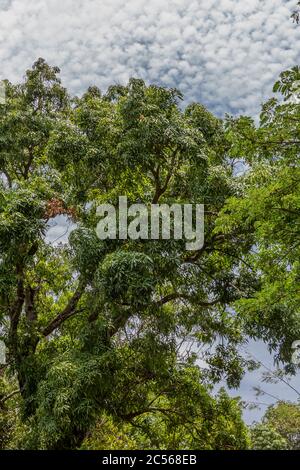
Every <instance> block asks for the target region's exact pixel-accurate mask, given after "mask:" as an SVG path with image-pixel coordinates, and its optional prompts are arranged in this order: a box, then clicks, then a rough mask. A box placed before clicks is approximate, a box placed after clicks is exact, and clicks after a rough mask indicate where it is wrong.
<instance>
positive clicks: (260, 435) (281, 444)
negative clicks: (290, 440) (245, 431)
mask: <svg viewBox="0 0 300 470" xmlns="http://www.w3.org/2000/svg"><path fill="white" fill-rule="evenodd" d="M251 440H252V449H253V450H286V449H287V442H286V440H285V439H284V438H283V437H282V436H281V435H280V434H279V433H278V432H277V431H276V430H275V429H274V428H273V427H272V426H269V425H265V424H257V425H256V426H254V427H253V428H252V430H251Z"/></svg>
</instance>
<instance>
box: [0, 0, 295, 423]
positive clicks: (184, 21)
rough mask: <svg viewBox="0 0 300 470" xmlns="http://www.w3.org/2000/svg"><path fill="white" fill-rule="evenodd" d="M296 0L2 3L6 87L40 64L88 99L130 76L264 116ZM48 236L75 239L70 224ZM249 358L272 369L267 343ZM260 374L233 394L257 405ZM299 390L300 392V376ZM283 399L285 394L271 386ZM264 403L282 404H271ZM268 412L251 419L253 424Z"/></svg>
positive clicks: (287, 48) (290, 62)
mask: <svg viewBox="0 0 300 470" xmlns="http://www.w3.org/2000/svg"><path fill="white" fill-rule="evenodd" d="M296 3H297V0H286V1H285V0H251V1H250V0H249V1H248V2H245V1H242V0H197V1H194V0H126V1H125V0H26V1H24V0H0V79H4V78H8V79H9V80H11V81H13V82H18V81H20V80H21V79H22V77H23V75H24V73H25V70H26V69H27V68H30V67H31V65H32V64H33V62H34V61H35V60H36V59H37V58H38V57H43V58H44V59H46V61H47V62H48V63H49V64H51V65H57V66H59V67H60V68H61V77H62V81H63V84H64V85H65V86H66V87H67V88H68V89H69V90H70V91H71V92H72V93H73V94H78V95H80V94H82V93H83V92H84V91H85V90H86V89H87V87H88V86H90V85H97V86H98V87H99V88H100V89H101V90H102V91H105V90H106V89H107V87H108V86H109V85H111V84H115V83H122V84H124V83H126V82H127V80H128V79H129V77H139V78H143V79H144V80H145V81H146V82H147V83H156V84H160V85H164V86H169V87H177V88H178V89H179V90H181V91H182V92H183V93H184V96H185V102H186V103H188V102H191V101H199V102H201V103H203V104H204V105H206V106H207V107H208V108H209V109H210V110H211V111H212V112H214V113H216V114H217V115H218V116H224V114H225V113H230V114H248V115H252V116H257V114H258V113H259V110H260V105H261V103H262V102H263V101H265V100H266V99H268V98H269V97H270V96H271V95H272V86H273V84H274V82H275V81H276V79H277V77H278V75H279V73H280V72H281V71H283V70H285V69H288V68H289V67H291V66H294V65H297V64H299V62H300V60H299V59H300V48H299V46H298V45H299V40H300V25H299V26H297V25H296V24H293V22H292V21H291V20H290V16H291V13H292V12H293V10H294V9H295V5H296ZM51 230H52V232H51V233H50V235H49V237H50V239H51V237H52V240H56V239H57V238H58V237H59V239H60V238H61V236H62V237H66V236H67V234H66V233H65V231H66V227H65V225H64V223H57V222H56V225H55V226H53V227H52V229H51ZM248 350H249V351H250V352H251V353H252V354H255V356H256V357H258V358H259V359H260V360H261V361H263V362H264V363H265V364H266V365H268V366H270V367H272V356H271V355H269V354H268V352H267V350H266V347H265V346H264V345H263V344H262V343H253V342H252V343H251V342H250V343H249V346H248ZM261 372H262V371H261V370H259V371H255V372H253V373H252V374H246V376H245V378H244V380H243V381H242V384H241V388H240V389H239V390H238V391H234V392H232V393H233V394H234V395H236V394H241V395H242V397H243V399H245V400H249V401H253V400H255V395H254V392H253V386H257V385H258V384H259V383H260V382H261ZM293 383H294V385H295V386H296V387H298V389H300V378H299V376H297V377H296V378H295V379H294V381H293ZM263 387H264V388H265V389H266V390H267V391H268V392H270V393H271V394H274V395H276V396H278V397H279V398H281V399H291V400H296V398H297V396H296V395H295V393H294V392H292V390H291V389H289V388H288V387H286V386H284V385H282V384H281V385H264V386H263ZM260 401H263V402H265V403H271V402H274V399H272V398H271V397H270V396H265V397H263V398H262V399H260ZM264 410H265V406H262V407H261V409H260V410H254V411H249V410H248V411H246V412H245V418H246V420H247V422H251V421H253V419H258V418H259V417H260V416H261V415H262V413H263V412H264Z"/></svg>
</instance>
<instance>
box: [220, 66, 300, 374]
mask: <svg viewBox="0 0 300 470" xmlns="http://www.w3.org/2000/svg"><path fill="white" fill-rule="evenodd" d="M299 79H300V71H299V67H294V68H293V69H291V70H289V71H286V72H283V73H282V74H281V76H280V80H279V81H278V82H277V83H276V84H275V86H274V91H275V92H281V94H282V96H283V99H280V100H278V99H276V98H272V99H271V100H269V101H268V102H267V103H266V104H265V105H264V106H263V108H262V113H261V116H260V123H259V126H256V125H255V123H254V121H253V119H250V118H247V117H240V118H237V119H230V120H229V121H228V126H227V129H228V134H227V138H228V139H229V140H230V141H231V142H232V147H231V151H230V152H231V155H232V156H234V155H236V156H239V158H240V159H241V160H242V161H243V162H244V165H245V168H246V169H247V171H246V172H245V173H244V176H243V178H242V179H243V182H244V188H243V196H242V197H241V198H236V197H234V198H231V200H230V201H229V202H228V205H227V209H226V210H225V211H224V217H223V221H222V222H221V219H219V221H220V222H221V223H220V230H222V231H223V232H224V231H226V232H227V233H230V232H231V231H236V230H239V231H241V232H243V231H244V233H246V232H250V233H251V234H252V236H253V245H252V248H251V250H250V252H249V254H248V255H247V258H246V261H247V263H248V265H249V269H250V266H251V272H256V273H257V276H258V277H259V279H260V283H261V286H260V289H259V290H258V291H257V292H256V293H255V294H254V295H253V296H252V298H249V299H242V300H241V301H238V302H237V303H236V304H235V308H236V310H237V311H238V312H239V314H240V317H241V318H242V319H243V320H242V321H243V323H244V325H245V327H246V331H247V332H248V334H249V335H250V336H252V337H253V338H258V337H261V338H263V339H264V340H265V341H266V342H267V343H268V344H269V347H270V349H271V350H273V351H275V352H276V358H277V360H278V361H282V362H283V363H287V371H290V372H293V371H295V367H296V366H295V365H294V364H292V363H291V356H292V343H293V341H295V340H298V339H299V338H300V316H299V263H298V259H299V246H300V242H299V222H300V220H299V215H300V210H299V151H300V127H299V122H300V121H299V117H300V114H299V112H300V107H299V96H300V95H299V92H300V90H299Z"/></svg>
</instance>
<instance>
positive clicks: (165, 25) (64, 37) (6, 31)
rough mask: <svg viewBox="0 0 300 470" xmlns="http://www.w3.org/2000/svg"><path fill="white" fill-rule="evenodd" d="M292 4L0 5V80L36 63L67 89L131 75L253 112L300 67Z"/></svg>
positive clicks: (278, 0) (14, 1) (36, 0)
mask: <svg viewBox="0 0 300 470" xmlns="http://www.w3.org/2000/svg"><path fill="white" fill-rule="evenodd" d="M296 3H297V2H296V0H287V1H284V0H264V1H262V0H251V1H249V2H244V1H241V0H197V1H194V0H126V1H125V0H26V1H24V0H11V1H9V0H0V67H1V69H0V74H1V77H2V78H9V79H10V80H12V81H17V80H20V78H21V76H22V74H23V72H24V70H25V69H26V68H28V67H30V66H31V64H32V63H33V61H34V60H36V59H37V58H38V57H40V56H41V57H44V58H45V59H46V60H47V61H48V62H49V63H51V64H53V65H58V66H59V67H60V68H61V69H62V78H63V81H64V84H65V85H67V86H68V87H69V88H70V89H71V91H72V92H74V93H77V94H80V93H81V92H83V91H84V90H85V89H86V88H87V87H88V86H89V85H90V84H96V85H98V86H99V87H100V88H101V89H102V90H105V89H106V88H107V86H108V85H110V84H112V83H117V82H120V83H124V82H126V81H127V80H128V78H129V77H130V76H135V77H142V78H144V79H145V80H146V81H147V82H148V83H149V82H152V83H158V84H162V85H166V86H172V87H174V86H176V87H178V88H179V89H180V90H181V91H182V92H183V93H184V95H185V98H186V100H187V101H192V100H198V101H201V102H202V103H204V104H205V105H207V106H208V107H209V108H210V109H212V110H213V111H214V112H216V113H218V114H220V115H222V114H224V112H226V111H227V112H232V113H248V114H256V113H257V111H258V107H259V105H260V103H261V102H262V101H263V100H264V99H266V98H267V97H269V96H270V95H271V90H272V83H273V82H274V80H275V79H276V78H277V76H278V74H279V72H280V71H282V70H283V69H285V68H288V67H290V66H292V65H296V64H297V63H298V62H299V47H298V44H299V39H300V27H297V26H296V25H294V24H293V23H292V22H291V21H290V19H289V17H290V14H291V12H292V11H293V9H294V7H295V4H296Z"/></svg>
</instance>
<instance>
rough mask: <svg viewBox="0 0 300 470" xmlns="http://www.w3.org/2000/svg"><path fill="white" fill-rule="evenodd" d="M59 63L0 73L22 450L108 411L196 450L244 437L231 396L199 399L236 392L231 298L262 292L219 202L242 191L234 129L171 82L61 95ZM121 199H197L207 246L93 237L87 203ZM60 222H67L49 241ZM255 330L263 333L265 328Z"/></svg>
mask: <svg viewBox="0 0 300 470" xmlns="http://www.w3.org/2000/svg"><path fill="white" fill-rule="evenodd" d="M58 72H59V70H58V69H57V68H52V67H50V66H48V65H47V64H46V63H45V62H44V61H43V60H42V59H39V60H38V61H37V62H36V63H35V64H34V66H33V68H32V70H29V71H28V72H27V73H26V77H25V81H24V82H23V83H22V84H20V85H12V84H10V83H9V82H7V83H6V93H7V99H6V104H5V105H3V106H1V108H0V172H1V175H2V183H1V187H0V204H1V205H0V315H1V325H2V335H3V339H4V341H5V343H6V346H7V352H8V353H7V365H6V367H5V368H4V369H5V371H4V372H2V373H4V374H5V380H10V381H13V380H14V379H13V377H16V381H17V385H18V388H17V390H9V392H8V396H9V394H10V393H14V392H16V391H19V392H20V399H19V402H18V403H19V404H20V406H21V417H22V422H23V425H24V426H26V432H25V437H26V438H25V439H24V440H23V444H22V445H23V446H25V445H26V446H27V447H31V448H60V449H62V448H74V447H78V446H79V445H80V444H81V442H82V441H83V439H84V438H85V437H86V435H87V433H88V432H89V430H90V429H91V428H92V426H93V425H95V423H97V422H98V423H99V422H101V416H109V417H110V418H111V419H113V420H114V421H116V422H119V423H121V424H120V426H123V425H124V423H129V424H130V425H131V426H139V427H140V429H142V432H143V433H144V434H145V436H146V437H147V439H148V438H149V433H150V434H151V433H152V434H151V435H152V439H154V436H155V426H153V422H157V421H155V420H157V419H158V418H157V417H159V419H163V418H164V426H166V429H169V428H170V426H171V427H172V426H173V428H172V429H179V430H180V429H183V428H184V427H186V426H189V432H191V433H192V434H190V435H189V436H190V437H189V442H190V443H191V444H190V445H191V446H194V447H195V446H197V445H198V446H199V447H202V448H203V447H205V443H204V441H203V436H205V435H207V436H208V437H207V445H206V448H209V446H211V447H214V446H215V447H218V448H219V447H223V448H242V447H245V446H247V437H246V434H245V431H244V428H243V426H242V424H241V421H240V411H239V409H238V407H237V406H236V402H235V401H234V402H233V401H231V400H230V399H228V397H227V398H226V399H225V398H222V399H221V398H219V399H218V398H217V399H213V398H212V397H211V396H210V387H211V386H212V385H213V384H214V383H216V382H218V381H219V380H221V379H222V378H225V379H226V380H227V383H228V385H229V386H237V385H238V384H239V380H240V378H241V376H242V374H243V372H244V370H245V368H246V366H247V365H249V366H252V365H253V364H252V363H251V362H250V363H249V364H248V363H247V361H245V360H244V359H243V358H242V357H241V355H240V354H239V352H238V347H239V344H240V343H241V342H242V341H244V339H245V338H244V332H245V330H244V327H245V321H244V318H245V316H246V318H248V316H247V315H236V313H235V312H234V311H233V310H232V308H231V307H232V305H233V304H234V302H237V301H238V300H240V299H247V298H254V295H255V291H256V290H257V289H258V288H259V286H260V282H259V272H258V270H256V269H252V268H251V266H250V264H249V262H248V257H249V255H248V253H249V250H250V249H251V247H252V246H253V245H254V244H255V242H256V238H255V234H253V232H254V231H253V224H252V225H251V224H249V227H248V226H247V230H245V226H244V225H243V224H242V223H241V222H239V223H237V224H236V226H234V227H233V226H232V224H228V223H227V221H226V210H228V209H226V208H227V207H228V206H227V201H228V199H229V198H232V199H231V200H232V201H233V200H234V201H239V200H240V199H242V200H243V197H244V195H245V191H244V185H245V184H246V183H245V181H244V179H243V178H241V177H239V176H238V175H237V174H236V171H235V168H236V163H237V161H236V160H237V155H236V154H235V153H234V151H232V152H231V153H230V147H231V146H233V145H234V143H232V139H233V137H232V135H233V134H229V135H227V136H226V132H225V129H224V126H223V123H222V122H221V121H220V120H219V119H217V118H215V117H214V116H213V115H212V114H211V113H210V112H208V111H207V110H206V109H205V108H204V107H203V106H201V105H199V104H196V103H195V104H192V105H189V106H187V107H186V108H185V109H184V108H183V106H181V105H180V104H179V102H180V100H181V98H182V97H181V95H180V93H179V92H178V91H177V90H174V89H165V88H161V87H158V86H154V85H151V86H146V85H145V83H144V82H143V81H142V80H137V79H131V80H130V81H129V83H128V85H127V86H113V87H111V88H109V90H108V91H107V93H106V94H104V95H102V94H101V92H100V90H99V89H97V88H96V87H92V88H90V89H89V90H88V91H87V92H86V93H85V94H84V95H83V96H82V97H81V98H71V97H70V96H69V95H68V94H67V92H66V90H65V89H64V88H63V87H62V86H61V83H60V80H59V78H58ZM268 109H270V107H266V108H265V115H268ZM249 129H250V131H251V132H254V131H253V130H252V127H251V126H250V128H249ZM227 134H228V133H227ZM234 135H236V134H234ZM250 136H251V134H250ZM283 148H285V147H283ZM286 148H288V149H289V148H290V146H286ZM246 186H247V185H246ZM119 195H125V196H127V197H128V201H129V203H131V202H132V203H135V202H143V203H145V204H151V203H168V204H171V203H174V202H178V203H194V204H195V203H204V204H205V243H204V246H203V247H202V248H201V249H199V250H197V251H193V252H189V251H187V250H186V248H185V242H184V241H182V240H149V241H147V240H140V239H139V240H104V241H101V240H99V239H98V238H97V236H96V233H95V227H96V224H97V215H96V208H97V206H98V205H99V204H100V203H102V202H110V203H113V204H116V203H117V201H118V196H119ZM235 204H236V202H235ZM242 204H244V202H242ZM224 211H225V216H224ZM57 216H61V218H62V217H64V218H65V219H68V220H70V221H72V222H73V223H74V226H75V229H74V230H73V232H72V233H71V235H70V237H69V240H68V242H66V243H61V244H51V243H50V241H49V238H48V237H47V231H48V228H49V223H51V221H52V220H56V219H55V218H56V217H57ZM224 217H225V219H224ZM229 225H230V227H229ZM250 225H251V227H250ZM248 228H251V230H248ZM250 301H251V300H250ZM252 326H253V329H252V330H251V331H252V332H253V331H254V328H256V329H255V332H256V334H258V335H261V330H263V336H264V337H265V336H266V337H267V339H270V338H269V336H268V335H267V334H266V333H265V331H267V328H268V327H269V330H268V331H272V332H273V329H274V328H275V324H274V328H273V323H272V324H271V325H266V326H265V324H264V321H263V323H262V324H261V322H260V320H259V321H257V324H256V326H255V327H254V325H253V322H252ZM246 327H247V331H248V330H249V322H246ZM279 327H280V325H279ZM285 333H286V331H285V332H284V334H285ZM253 334H254V333H253ZM276 335H277V336H278V335H281V336H282V335H283V333H281V330H280V328H279V330H276V332H275V336H274V337H275V338H277V336H276ZM281 336H280V337H281ZM190 343H193V348H192V349H191V350H189V348H188V346H189V344H190ZM197 350H201V351H202V356H201V357H202V359H205V361H206V364H207V366H208V368H207V369H205V370H201V369H200V368H199V366H197V363H196V359H197V357H198V358H199V357H200V355H199V354H198V355H197V354H196V352H197ZM4 369H3V370H4ZM13 400H16V395H14V397H13ZM222 400H223V401H222ZM226 400H227V401H226ZM9 402H10V399H9V398H8V399H7V397H4V398H3V399H2V403H4V405H7V403H9ZM224 404H225V406H223V405H224ZM230 404H231V405H230ZM4 405H3V406H4ZM220 409H222V413H223V421H224V422H223V424H222V420H220V417H219V416H218V410H220ZM99 420H100V421H99ZM151 423H152V424H151ZM194 431H195V433H196V434H195V433H194ZM168 432H169V431H166V435H167V436H168ZM193 433H194V434H193ZM197 433H198V436H200V437H201V438H200V437H199V439H198V441H197V438H194V437H191V435H194V436H195V435H197ZM209 436H210V437H209ZM211 436H214V437H213V438H212V437H211ZM166 439H167V440H168V439H169V438H168V437H166ZM150 441H151V439H150ZM151 442H152V443H153V442H154V441H153V440H152V441H151ZM177 442H178V445H179V446H180V445H183V444H180V442H181V443H182V442H184V441H182V438H181V437H180V438H178V440H177ZM197 443H198V444H197ZM19 445H21V444H19Z"/></svg>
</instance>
